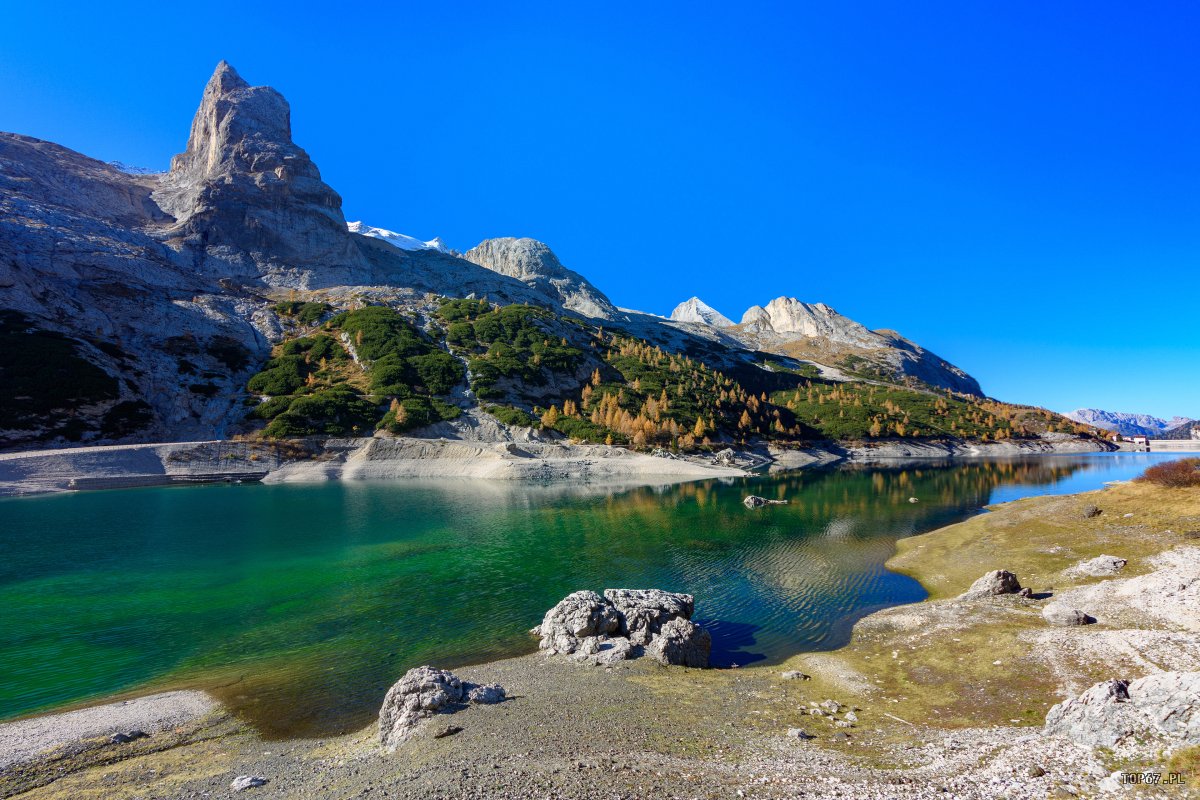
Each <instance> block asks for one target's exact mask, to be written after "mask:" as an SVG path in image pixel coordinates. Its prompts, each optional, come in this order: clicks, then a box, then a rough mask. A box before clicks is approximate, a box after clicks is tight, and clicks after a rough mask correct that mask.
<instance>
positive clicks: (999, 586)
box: [962, 569, 1021, 600]
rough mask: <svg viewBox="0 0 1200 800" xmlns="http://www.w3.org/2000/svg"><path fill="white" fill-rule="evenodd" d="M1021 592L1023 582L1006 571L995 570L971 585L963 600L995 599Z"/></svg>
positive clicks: (963, 595)
mask: <svg viewBox="0 0 1200 800" xmlns="http://www.w3.org/2000/svg"><path fill="white" fill-rule="evenodd" d="M1019 591H1021V582H1020V581H1018V580H1017V576H1016V575H1014V574H1012V573H1011V572H1009V571H1008V570H1006V569H994V570H992V571H991V572H989V573H987V574H986V575H984V576H983V577H982V578H980V579H979V580H977V581H975V582H974V583H972V584H971V588H970V589H967V591H966V592H964V593H963V594H962V599H963V600H977V599H980V598H984V597H995V596H998V595H1002V594H1016V593H1017V592H1019Z"/></svg>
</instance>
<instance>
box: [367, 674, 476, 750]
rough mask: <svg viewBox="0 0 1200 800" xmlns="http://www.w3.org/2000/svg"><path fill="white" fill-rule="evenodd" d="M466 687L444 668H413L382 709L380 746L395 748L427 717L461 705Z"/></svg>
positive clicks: (398, 682) (385, 699) (392, 692)
mask: <svg viewBox="0 0 1200 800" xmlns="http://www.w3.org/2000/svg"><path fill="white" fill-rule="evenodd" d="M462 700H463V684H462V681H460V680H459V679H458V677H457V676H456V675H455V674H454V673H452V672H447V671H446V670H443V669H434V668H433V667H414V668H413V669H410V670H409V671H408V672H406V673H404V677H403V678H401V679H400V680H399V681H397V682H396V684H395V685H394V686H392V688H391V689H389V690H388V693H387V696H386V697H384V699H383V707H382V708H381V709H379V743H380V744H382V745H383V746H384V747H387V748H391V749H395V747H396V746H397V745H399V744H401V743H402V742H404V741H405V740H406V739H408V737H409V736H410V735H411V734H412V732H413V729H415V728H416V727H417V725H418V724H419V723H420V722H421V720H423V719H425V718H426V717H431V716H433V715H434V714H436V713H438V712H439V711H443V710H446V709H447V708H449V707H450V706H452V705H454V704H456V703H461V702H462Z"/></svg>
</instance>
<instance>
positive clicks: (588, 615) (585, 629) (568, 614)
mask: <svg viewBox="0 0 1200 800" xmlns="http://www.w3.org/2000/svg"><path fill="white" fill-rule="evenodd" d="M620 629H621V613H620V612H619V611H617V609H616V607H615V606H613V604H612V603H610V602H609V601H608V600H606V599H605V598H603V597H601V596H600V595H598V594H596V593H595V592H592V591H587V590H584V591H580V592H572V593H571V594H569V595H567V596H566V597H564V598H563V599H562V600H560V601H559V602H558V603H557V604H556V605H555V606H554V608H552V609H550V610H549V611H547V612H546V616H545V617H543V618H542V624H541V625H540V626H539V628H538V632H539V633H540V634H541V637H542V640H541V642H540V643H539V645H538V646H539V647H540V648H541V649H542V650H545V651H546V652H547V653H549V654H551V655H556V654H566V655H569V654H571V653H574V652H575V651H576V650H578V649H579V646H580V642H581V640H583V639H586V638H588V637H593V636H607V635H609V634H613V633H617V632H618V631H620Z"/></svg>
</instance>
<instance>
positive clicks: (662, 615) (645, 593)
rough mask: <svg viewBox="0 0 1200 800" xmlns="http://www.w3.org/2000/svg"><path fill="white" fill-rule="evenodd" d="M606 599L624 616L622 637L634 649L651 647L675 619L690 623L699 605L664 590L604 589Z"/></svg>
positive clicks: (691, 599)
mask: <svg viewBox="0 0 1200 800" xmlns="http://www.w3.org/2000/svg"><path fill="white" fill-rule="evenodd" d="M604 597H605V599H606V600H608V601H609V602H610V603H612V604H613V607H614V608H616V609H617V613H619V614H620V615H621V635H622V636H626V637H628V638H629V641H630V642H632V643H633V644H635V645H646V644H650V640H651V639H653V638H654V637H655V636H657V635H658V632H659V631H661V630H662V628H663V626H664V625H666V624H667V623H668V622H670V621H671V620H674V619H679V618H683V619H691V618H692V612H693V611H695V609H696V601H695V599H694V598H693V597H692V596H691V595H690V594H679V593H678V592H664V591H663V590H662V589H605V590H604Z"/></svg>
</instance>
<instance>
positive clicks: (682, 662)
mask: <svg viewBox="0 0 1200 800" xmlns="http://www.w3.org/2000/svg"><path fill="white" fill-rule="evenodd" d="M711 653H712V635H711V634H709V632H708V631H706V630H705V629H704V628H701V627H700V626H699V625H697V624H696V623H694V622H692V621H691V620H688V619H683V618H682V617H677V618H676V619H673V620H671V621H670V622H668V623H667V624H666V625H664V626H663V627H662V630H661V631H659V633H658V635H657V636H655V637H654V639H653V640H651V642H650V645H649V646H648V647H647V648H646V655H648V656H652V657H654V658H655V659H657V660H658V662H659V663H660V664H663V665H678V666H682V667H698V668H704V667H707V666H708V657H709V655H710V654H711Z"/></svg>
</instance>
